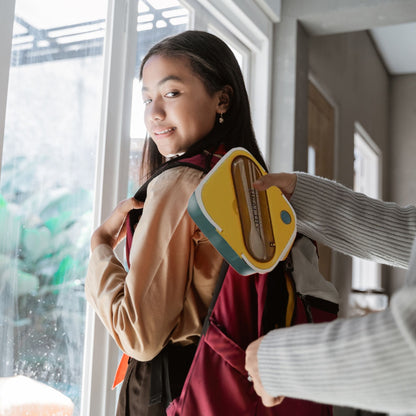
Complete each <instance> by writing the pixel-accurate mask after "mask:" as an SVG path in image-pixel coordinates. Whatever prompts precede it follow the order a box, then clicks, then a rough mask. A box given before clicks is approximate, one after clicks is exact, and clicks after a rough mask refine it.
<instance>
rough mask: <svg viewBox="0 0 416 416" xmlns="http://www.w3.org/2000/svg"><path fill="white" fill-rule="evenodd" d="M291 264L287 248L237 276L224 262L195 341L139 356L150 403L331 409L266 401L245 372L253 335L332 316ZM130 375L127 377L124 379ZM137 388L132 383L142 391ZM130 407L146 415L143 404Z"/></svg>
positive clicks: (217, 412) (181, 412) (225, 411)
mask: <svg viewBox="0 0 416 416" xmlns="http://www.w3.org/2000/svg"><path fill="white" fill-rule="evenodd" d="M216 161H217V160H216V159H215V157H214V158H212V157H208V156H207V155H205V154H200V155H197V156H194V157H192V158H188V159H183V160H178V161H176V162H175V163H174V164H172V165H170V166H167V168H170V167H175V166H182V165H185V166H190V167H193V168H195V169H199V170H202V171H205V172H207V171H209V169H211V168H212V167H213V166H214V165H215V163H216ZM159 173H161V172H159ZM145 195H146V186H144V187H142V188H141V189H140V190H139V191H138V193H137V194H136V198H138V199H140V200H144V199H145ZM139 218H140V211H136V210H135V211H133V212H131V214H130V215H129V219H128V227H127V229H128V232H127V242H126V250H127V258H128V254H129V250H130V247H131V241H132V236H133V233H134V229H135V224H137V221H139ZM301 238H306V237H304V236H301V235H298V237H297V240H298V239H301ZM295 244H296V242H295ZM292 270H293V268H292V264H291V256H290V254H289V256H288V258H287V259H286V260H285V261H282V262H280V263H279V264H278V265H277V267H276V268H275V269H274V270H272V271H271V272H268V273H266V274H258V273H256V274H253V275H250V276H242V275H240V274H239V273H237V272H236V271H235V270H234V269H233V268H232V267H231V266H228V264H227V263H225V262H224V264H223V267H222V270H221V273H220V276H219V279H218V283H217V286H216V289H215V293H214V296H213V299H212V302H211V306H210V308H209V310H208V314H207V317H206V319H205V322H204V326H203V331H202V335H201V338H200V341H199V343H198V345H197V346H196V348H189V347H187V348H184V349H181V348H180V347H178V346H174V345H172V344H168V346H167V347H166V348H165V349H164V350H162V352H161V353H160V354H159V355H158V356H157V357H155V359H153V360H152V361H151V362H150V363H142V364H143V365H145V366H146V371H147V372H144V373H143V371H142V369H141V370H140V371H141V373H140V374H141V376H140V377H143V374H147V377H149V376H150V378H151V380H150V381H149V384H150V386H148V387H147V389H145V388H143V390H146V391H148V390H150V393H149V392H148V393H147V394H148V397H146V398H145V399H144V400H145V401H146V403H147V401H148V403H149V409H150V408H151V407H152V406H153V407H154V406H155V405H157V404H159V405H160V406H161V408H167V409H166V414H167V415H168V416H222V415H224V416H237V415H238V416H244V415H247V416H252V415H253V416H254V415H258V416H263V415H264V416H266V415H270V416H271V415H276V416H278V415H285V416H287V415H290V416H292V415H296V416H324V415H325V416H326V415H332V407H331V406H328V405H324V404H318V403H314V402H309V401H304V400H299V399H291V398H285V399H284V401H283V403H282V404H280V405H278V406H275V407H272V408H267V407H264V406H263V405H262V402H261V399H260V398H259V397H258V396H257V394H256V393H255V391H254V389H253V384H252V383H251V382H249V381H248V379H247V377H248V374H247V372H246V370H245V350H246V348H247V346H248V345H249V344H250V343H251V342H252V341H254V340H256V339H257V338H259V337H260V336H262V335H265V334H266V333H267V332H268V331H270V330H272V329H275V328H279V327H285V326H291V325H297V324H301V323H308V322H309V323H312V322H325V321H330V320H332V319H335V318H336V316H337V312H338V305H337V304H335V303H332V302H329V301H326V300H324V299H319V298H316V297H313V296H304V295H302V294H299V293H297V292H296V287H295V282H294V279H293V276H292ZM134 364H135V365H136V366H137V364H138V363H137V362H136V363H134ZM130 365H131V363H130ZM135 371H136V372H137V373H138V374H139V372H138V371H137V370H135ZM128 382H130V383H131V380H125V381H124V383H128ZM143 384H144V383H143ZM143 384H142V385H143ZM123 388H124V390H125V389H126V386H123ZM139 390H140V389H139V388H137V387H135V388H134V389H133V391H134V392H137V394H141V393H140V391H139ZM122 391H123V390H122ZM123 400H126V399H125V397H123ZM128 400H130V401H131V400H136V398H135V397H129V398H128ZM137 400H143V398H140V399H139V398H138V397H137ZM135 409H142V407H137V408H136V407H135ZM152 412H153V411H152ZM152 412H149V414H150V413H151V414H153V413H152ZM131 413H132V411H130V413H129V412H128V411H125V412H124V411H123V412H122V413H121V412H118V415H121V414H123V415H124V414H125V415H129V414H131ZM135 413H136V414H147V413H145V411H142V410H140V413H138V411H136V412H135Z"/></svg>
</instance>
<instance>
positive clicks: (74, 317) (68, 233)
mask: <svg viewBox="0 0 416 416" xmlns="http://www.w3.org/2000/svg"><path fill="white" fill-rule="evenodd" d="M105 15H106V4H105V2H103V1H98V0H97V1H89V2H87V3H85V2H83V1H82V0H62V1H60V2H55V1H52V0H48V1H45V0H42V1H40V0H30V1H27V0H16V8H15V19H14V29H13V41H12V52H11V65H10V71H9V85H8V97H7V109H6V119H5V132H4V142H3V152H2V156H3V157H2V162H1V184H0V282H1V283H0V296H1V302H0V320H1V323H2V325H1V331H0V335H1V339H2V342H1V343H2V354H1V357H2V358H1V360H0V376H3V377H4V376H13V375H24V376H26V377H29V378H31V379H34V380H38V381H41V382H43V383H45V384H48V385H49V386H51V387H54V388H55V389H57V390H59V391H60V392H62V393H63V394H65V395H66V396H67V397H69V398H70V399H71V400H72V402H73V403H74V406H75V410H74V415H78V414H79V409H80V400H81V384H82V383H81V382H82V351H83V346H84V327H85V296H84V287H83V280H84V277H85V274H86V267H87V261H88V256H89V237H90V234H91V227H92V210H93V190H94V176H95V154H96V150H95V149H96V145H97V138H98V127H99V116H100V100H101V86H102V85H101V84H102V69H103V57H102V50H103V39H104V30H105ZM3 340H6V341H3ZM23 396H24V395H23Z"/></svg>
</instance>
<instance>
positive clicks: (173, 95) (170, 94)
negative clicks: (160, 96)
mask: <svg viewBox="0 0 416 416" xmlns="http://www.w3.org/2000/svg"><path fill="white" fill-rule="evenodd" d="M178 94H179V92H178V91H169V92H168V93H166V94H165V97H168V98H173V97H176V96H177V95H178Z"/></svg>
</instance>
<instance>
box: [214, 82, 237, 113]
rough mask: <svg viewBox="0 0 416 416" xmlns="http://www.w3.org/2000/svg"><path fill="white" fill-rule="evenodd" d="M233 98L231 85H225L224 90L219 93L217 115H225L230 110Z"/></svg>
mask: <svg viewBox="0 0 416 416" xmlns="http://www.w3.org/2000/svg"><path fill="white" fill-rule="evenodd" d="M232 96H233V89H232V87H231V86H230V85H225V86H224V88H223V89H222V90H220V91H218V105H217V113H218V114H224V113H226V112H227V110H228V109H229V108H230V105H231V99H232Z"/></svg>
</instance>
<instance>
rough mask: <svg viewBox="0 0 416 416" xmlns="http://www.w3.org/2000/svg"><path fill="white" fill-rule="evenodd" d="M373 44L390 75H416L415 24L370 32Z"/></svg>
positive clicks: (386, 27)
mask: <svg viewBox="0 0 416 416" xmlns="http://www.w3.org/2000/svg"><path fill="white" fill-rule="evenodd" d="M370 33H371V36H372V38H373V39H374V43H375V44H376V47H377V49H378V51H379V53H380V55H381V57H382V58H383V60H384V63H385V65H386V68H387V70H388V71H389V73H390V74H391V75H404V74H414V73H416V23H415V22H411V23H403V24H399V25H394V26H384V27H378V28H373V29H371V30H370Z"/></svg>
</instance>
